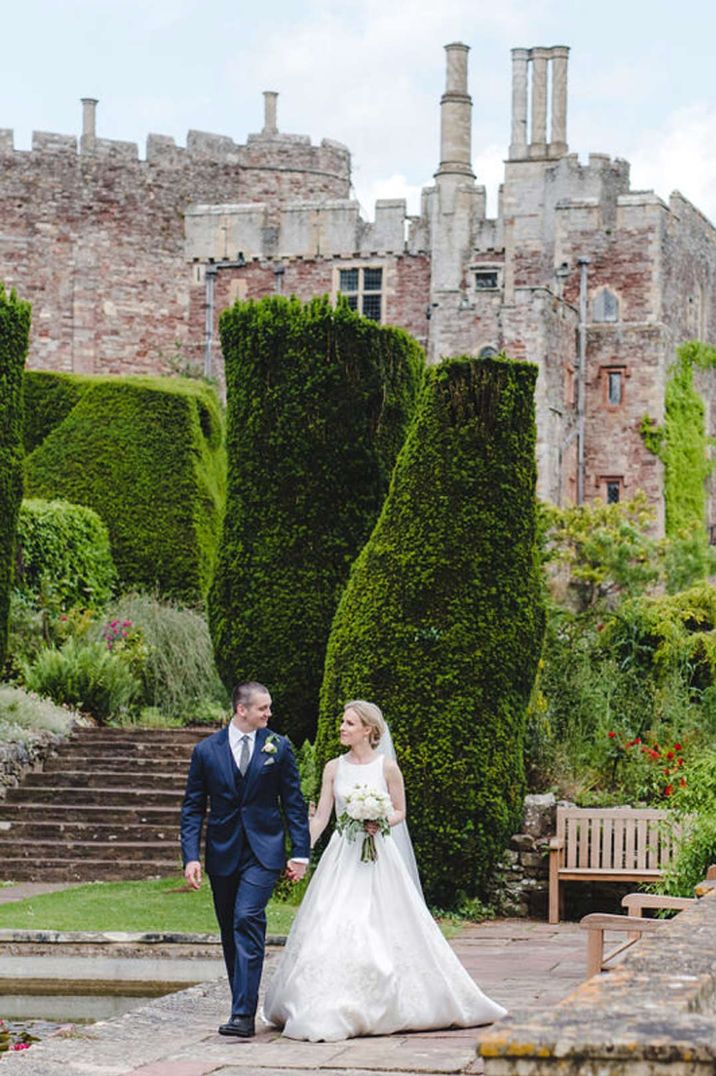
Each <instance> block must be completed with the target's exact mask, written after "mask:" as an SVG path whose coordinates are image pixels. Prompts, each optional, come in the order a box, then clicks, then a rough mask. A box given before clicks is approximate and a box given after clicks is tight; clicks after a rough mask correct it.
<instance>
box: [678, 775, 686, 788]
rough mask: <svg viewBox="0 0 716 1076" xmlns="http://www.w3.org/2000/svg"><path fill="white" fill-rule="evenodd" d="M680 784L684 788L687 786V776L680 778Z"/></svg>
mask: <svg viewBox="0 0 716 1076" xmlns="http://www.w3.org/2000/svg"><path fill="white" fill-rule="evenodd" d="M679 784H680V785H681V787H682V788H686V778H685V777H680V778H679Z"/></svg>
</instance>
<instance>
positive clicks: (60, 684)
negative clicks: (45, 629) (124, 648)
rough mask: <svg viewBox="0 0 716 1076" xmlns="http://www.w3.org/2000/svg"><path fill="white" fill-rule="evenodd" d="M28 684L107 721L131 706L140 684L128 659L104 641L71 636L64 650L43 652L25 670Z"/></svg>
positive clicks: (64, 703) (52, 649)
mask: <svg viewBox="0 0 716 1076" xmlns="http://www.w3.org/2000/svg"><path fill="white" fill-rule="evenodd" d="M23 679H24V682H25V687H26V688H27V689H28V690H29V691H34V692H36V693H37V694H38V695H41V696H44V697H46V698H50V699H52V701H53V702H55V703H57V704H58V705H60V706H61V705H66V706H71V707H73V708H74V709H77V710H82V711H83V712H84V713H88V714H91V715H92V716H93V717H94V718H96V719H97V721H99V722H107V721H109V720H110V718H112V717H115V716H119V715H121V714H122V713H123V712H125V711H127V710H129V709H130V707H131V706H132V704H133V703H134V701H135V700H136V698H137V696H138V695H139V691H140V684H139V682H138V681H137V680H136V678H135V677H134V676H133V675H132V672H131V670H130V668H129V666H128V665H127V664H126V662H124V661H122V659H121V658H120V657H115V656H114V655H113V654H112V653H111V651H109V650H108V649H107V647H106V645H105V644H104V643H101V642H97V643H86V642H80V641H78V640H76V639H74V638H73V639H68V640H67V642H66V643H65V644H64V646H63V647H62V648H61V649H59V650H58V649H57V648H56V647H48V648H47V649H45V650H42V651H40V653H39V655H38V657H37V659H36V660H35V662H34V664H32V665H31V666H27V667H26V668H25V669H24V670H23Z"/></svg>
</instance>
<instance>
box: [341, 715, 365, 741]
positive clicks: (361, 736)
mask: <svg viewBox="0 0 716 1076" xmlns="http://www.w3.org/2000/svg"><path fill="white" fill-rule="evenodd" d="M340 736H341V743H342V744H345V746H346V747H356V746H357V745H358V744H362V743H365V742H366V741H367V740H368V739H369V738H370V729H369V728H368V726H367V725H364V724H363V722H362V721H361V719H360V717H359V716H358V714H357V713H356V712H355V710H351V709H350V707H349V708H348V709H347V710H346V711H345V712H344V714H343V720H342V721H341V728H340Z"/></svg>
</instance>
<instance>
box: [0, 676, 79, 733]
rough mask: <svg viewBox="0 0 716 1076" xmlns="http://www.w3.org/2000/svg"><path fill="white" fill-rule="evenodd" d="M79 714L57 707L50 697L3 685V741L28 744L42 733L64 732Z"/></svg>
mask: <svg viewBox="0 0 716 1076" xmlns="http://www.w3.org/2000/svg"><path fill="white" fill-rule="evenodd" d="M79 717H80V715H79V714H78V713H75V712H74V711H72V710H68V709H67V708H65V707H62V706H56V705H55V704H54V703H53V702H51V701H50V700H49V699H41V698H38V697H37V695H31V694H30V693H29V692H27V691H23V690H22V689H21V688H18V687H11V686H10V685H9V684H0V743H8V742H10V741H12V742H20V743H26V742H28V741H30V740H32V739H33V738H34V737H35V736H36V735H37V733H40V732H54V733H57V734H59V735H64V734H65V733H68V732H69V731H70V729H71V727H72V725H73V724H75V723H76V722H77V721H79Z"/></svg>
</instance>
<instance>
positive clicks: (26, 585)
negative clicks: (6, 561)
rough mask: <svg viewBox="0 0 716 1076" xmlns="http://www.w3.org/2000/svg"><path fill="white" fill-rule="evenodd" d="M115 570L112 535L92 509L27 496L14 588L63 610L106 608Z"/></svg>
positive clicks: (19, 528)
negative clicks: (110, 541) (111, 542)
mask: <svg viewBox="0 0 716 1076" xmlns="http://www.w3.org/2000/svg"><path fill="white" fill-rule="evenodd" d="M115 576H116V571H115V567H114V562H113V560H112V551H111V549H110V545H109V534H108V533H107V528H106V527H105V525H104V523H103V522H102V520H101V519H100V518H99V516H98V515H97V513H96V512H93V511H92V509H91V508H86V507H84V506H83V505H80V504H70V503H69V501H41V500H27V501H23V503H22V506H21V508H20V515H19V518H18V525H17V555H16V570H15V587H16V588H17V590H19V591H20V593H21V594H22V595H23V596H24V597H26V598H29V599H30V600H31V601H33V602H36V601H38V599H39V598H40V597H41V596H43V599H44V598H46V597H48V596H49V597H50V598H51V601H52V605H53V607H55V608H57V609H58V610H64V611H67V610H68V609H74V608H80V609H101V608H102V607H103V606H104V604H105V603H106V602H107V600H108V599H109V596H110V594H111V593H112V585H113V583H114V580H115Z"/></svg>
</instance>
